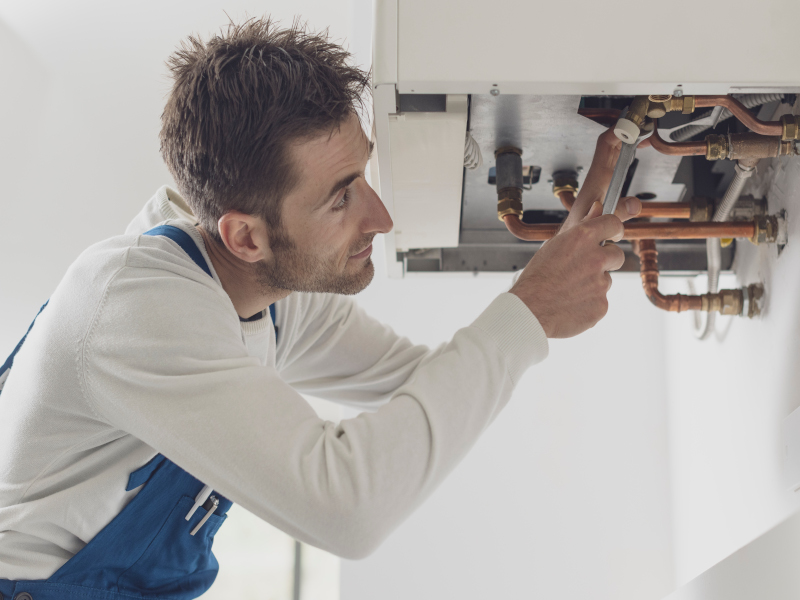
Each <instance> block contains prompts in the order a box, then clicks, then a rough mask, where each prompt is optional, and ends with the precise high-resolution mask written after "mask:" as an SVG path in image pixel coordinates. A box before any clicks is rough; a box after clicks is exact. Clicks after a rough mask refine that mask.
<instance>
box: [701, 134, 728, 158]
mask: <svg viewBox="0 0 800 600" xmlns="http://www.w3.org/2000/svg"><path fill="white" fill-rule="evenodd" d="M724 158H728V138H727V137H726V136H724V135H716V134H711V135H707V136H706V159H707V160H722V159H724Z"/></svg>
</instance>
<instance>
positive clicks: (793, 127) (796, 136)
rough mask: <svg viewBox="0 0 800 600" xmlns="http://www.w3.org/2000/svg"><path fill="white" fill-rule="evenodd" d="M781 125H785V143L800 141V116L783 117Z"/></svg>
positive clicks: (782, 136) (782, 137)
mask: <svg viewBox="0 0 800 600" xmlns="http://www.w3.org/2000/svg"><path fill="white" fill-rule="evenodd" d="M781 125H783V131H782V132H781V139H782V140H783V141H788V140H800V116H798V115H783V116H782V117H781Z"/></svg>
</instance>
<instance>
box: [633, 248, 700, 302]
mask: <svg viewBox="0 0 800 600" xmlns="http://www.w3.org/2000/svg"><path fill="white" fill-rule="evenodd" d="M633 250H634V252H635V253H636V254H638V255H639V263H640V264H641V267H640V272H641V274H642V287H643V288H644V293H645V294H646V295H647V298H648V299H649V300H650V302H652V303H653V304H654V305H655V306H656V307H657V308H660V309H661V310H667V311H670V312H684V311H687V310H703V297H702V296H684V295H683V294H675V295H672V296H665V295H664V294H662V293H661V292H660V291H659V289H658V250H656V243H655V242H654V241H653V240H639V241H637V242H634V248H633Z"/></svg>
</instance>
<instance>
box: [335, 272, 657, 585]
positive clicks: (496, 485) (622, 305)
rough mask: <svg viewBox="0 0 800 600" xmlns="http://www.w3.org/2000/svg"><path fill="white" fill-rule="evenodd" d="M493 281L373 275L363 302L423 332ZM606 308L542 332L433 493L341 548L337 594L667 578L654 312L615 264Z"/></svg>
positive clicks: (493, 288) (456, 314)
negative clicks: (362, 551)
mask: <svg viewBox="0 0 800 600" xmlns="http://www.w3.org/2000/svg"><path fill="white" fill-rule="evenodd" d="M507 287H508V283H507V279H506V278H498V277H492V278H488V277H483V276H479V277H477V278H473V277H471V276H470V277H463V278H458V277H456V278H448V279H444V278H436V279H434V278H421V279H406V280H404V281H395V280H381V281H378V282H376V283H375V284H373V286H372V287H370V288H369V289H368V290H367V291H366V292H364V293H363V294H362V299H361V302H362V304H363V305H364V306H365V307H366V308H367V309H368V310H369V311H370V312H371V313H373V314H375V315H376V316H378V317H380V318H383V319H385V320H386V321H388V322H390V323H392V325H393V327H395V329H396V330H397V331H400V332H401V333H404V334H407V335H408V336H409V337H411V339H413V340H414V341H419V342H422V343H428V344H435V343H438V342H439V341H441V340H442V339H445V337H446V336H447V335H449V334H451V333H452V332H454V331H455V330H456V329H457V328H459V327H461V326H463V325H465V324H467V323H469V322H470V321H471V320H472V319H473V318H474V317H475V316H477V315H478V314H479V312H480V311H481V310H482V309H483V307H485V306H486V304H487V303H488V302H489V301H490V300H491V298H493V297H494V295H495V294H496V293H499V292H501V291H503V290H505V289H507ZM610 300H611V310H610V312H609V315H608V317H607V318H606V319H605V320H604V321H602V322H601V323H600V324H599V325H598V326H597V327H595V328H594V329H593V330H590V331H589V332H587V333H586V334H584V335H583V336H581V337H580V338H576V339H572V340H564V341H555V342H552V345H551V355H550V357H549V358H548V359H547V361H546V362H544V363H542V364H541V365H539V366H537V367H535V368H533V369H532V370H531V371H529V372H528V374H527V375H526V376H525V378H524V379H523V381H522V382H521V383H520V385H519V387H518V389H517V391H516V393H515V395H514V397H513V398H512V400H511V402H510V404H509V406H508V407H507V408H506V409H505V410H504V412H503V413H502V414H501V415H500V416H499V417H498V418H497V420H496V421H495V422H494V423H493V424H492V425H491V426H490V427H489V429H488V430H487V432H486V434H485V435H484V437H483V438H482V439H481V440H480V441H479V442H478V443H477V445H476V446H475V448H474V449H473V450H472V452H471V453H470V454H469V455H468V456H467V458H466V459H465V460H464V462H463V463H462V464H461V465H460V466H459V467H458V468H457V469H456V470H455V472H454V473H453V474H452V476H451V477H450V478H449V479H448V480H447V481H446V482H445V483H444V484H443V485H442V486H441V488H440V489H439V490H437V491H436V492H435V493H434V495H433V496H432V497H431V499H430V500H429V501H428V502H427V503H426V504H424V505H423V506H422V507H421V508H420V509H419V510H418V511H417V512H416V513H415V514H414V515H412V517H411V518H410V519H409V520H408V521H407V522H406V523H405V524H403V525H402V526H401V527H400V528H399V529H398V531H397V532H396V533H394V534H393V535H392V536H391V537H390V538H389V540H388V541H387V542H386V543H385V544H384V546H382V547H381V548H380V549H379V550H378V551H377V552H376V553H375V554H374V555H373V556H371V557H369V558H367V559H366V560H363V561H358V562H353V561H343V566H342V596H341V597H342V600H368V599H370V600H371V599H373V598H381V599H382V600H393V599H407V598H416V599H419V600H428V599H431V600H433V599H439V598H463V599H470V600H471V599H476V600H477V599H483V598H508V599H517V598H520V599H522V598H548V599H553V600H556V599H558V600H584V599H586V598H592V599H593V600H604V599H609V600H611V599H614V600H625V599H631V600H633V599H637V600H646V599H650V598H652V599H657V598H661V597H663V596H664V595H666V594H668V593H669V592H670V591H671V590H672V586H673V576H672V547H671V526H670V490H669V481H668V476H667V472H668V457H667V429H666V393H665V381H664V371H663V368H662V365H663V362H664V359H665V357H664V351H663V348H664V345H663V340H664V323H665V319H664V315H662V314H661V313H659V312H657V311H656V310H655V309H654V308H653V307H652V306H651V305H650V304H649V303H648V302H647V301H646V299H645V298H644V294H643V292H642V290H641V283H640V282H639V279H638V276H635V275H634V276H630V275H628V276H617V277H615V282H614V287H613V288H612V291H611V294H610Z"/></svg>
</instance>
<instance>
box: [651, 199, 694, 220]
mask: <svg viewBox="0 0 800 600" xmlns="http://www.w3.org/2000/svg"><path fill="white" fill-rule="evenodd" d="M648 217H649V218H654V219H690V218H691V217H692V204H691V202H642V212H640V213H639V216H638V217H637V218H641V219H644V218H648Z"/></svg>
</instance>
